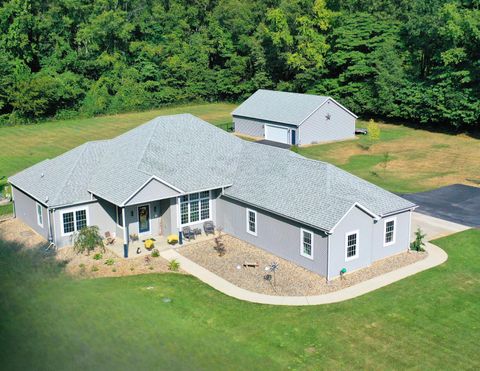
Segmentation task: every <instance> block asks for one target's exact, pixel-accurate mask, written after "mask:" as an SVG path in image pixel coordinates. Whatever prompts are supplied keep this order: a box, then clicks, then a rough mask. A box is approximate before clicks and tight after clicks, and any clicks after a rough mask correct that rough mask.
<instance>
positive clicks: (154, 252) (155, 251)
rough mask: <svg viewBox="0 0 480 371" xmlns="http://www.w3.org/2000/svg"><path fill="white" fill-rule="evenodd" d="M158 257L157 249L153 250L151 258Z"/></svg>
mask: <svg viewBox="0 0 480 371" xmlns="http://www.w3.org/2000/svg"><path fill="white" fill-rule="evenodd" d="M159 256H160V252H159V251H158V249H153V251H152V257H153V258H158V257H159Z"/></svg>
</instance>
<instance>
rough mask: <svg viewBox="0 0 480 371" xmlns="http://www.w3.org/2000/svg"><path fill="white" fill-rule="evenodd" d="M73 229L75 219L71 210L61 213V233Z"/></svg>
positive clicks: (70, 231) (72, 230)
mask: <svg viewBox="0 0 480 371" xmlns="http://www.w3.org/2000/svg"><path fill="white" fill-rule="evenodd" d="M74 231H75V221H74V219H73V211H72V212H69V213H65V214H63V233H72V232H74Z"/></svg>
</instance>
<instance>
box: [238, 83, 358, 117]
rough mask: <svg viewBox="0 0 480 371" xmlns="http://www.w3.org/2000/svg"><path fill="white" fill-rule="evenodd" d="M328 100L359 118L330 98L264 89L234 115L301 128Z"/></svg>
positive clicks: (257, 92)
mask: <svg viewBox="0 0 480 371" xmlns="http://www.w3.org/2000/svg"><path fill="white" fill-rule="evenodd" d="M328 100H331V101H333V102H335V103H336V104H338V106H339V107H341V108H342V109H344V110H345V111H346V112H348V113H349V114H351V115H352V116H354V117H355V118H356V117H357V116H356V115H355V114H353V113H352V112H350V111H349V110H348V109H346V108H345V107H343V106H342V105H341V104H339V103H338V102H336V101H335V100H334V99H332V98H330V97H326V96H321V95H312V94H299V93H289V92H282V91H273V90H264V89H260V90H257V91H256V92H255V93H253V94H252V95H251V96H250V97H249V98H248V99H247V100H246V101H245V102H243V103H242V104H241V105H240V106H238V107H237V109H235V110H234V111H233V112H232V115H233V116H241V117H248V118H253V119H258V120H263V121H271V122H277V123H282V124H289V125H295V126H299V125H301V124H302V123H303V121H305V120H306V119H307V118H308V117H309V116H310V115H312V113H313V112H315V111H316V110H317V109H318V108H320V107H321V106H322V105H323V104H325V103H326V102H327V101H328Z"/></svg>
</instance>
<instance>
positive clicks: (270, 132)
mask: <svg viewBox="0 0 480 371" xmlns="http://www.w3.org/2000/svg"><path fill="white" fill-rule="evenodd" d="M265 139H266V140H271V141H274V142H279V143H285V144H288V128H285V127H281V126H274V125H265Z"/></svg>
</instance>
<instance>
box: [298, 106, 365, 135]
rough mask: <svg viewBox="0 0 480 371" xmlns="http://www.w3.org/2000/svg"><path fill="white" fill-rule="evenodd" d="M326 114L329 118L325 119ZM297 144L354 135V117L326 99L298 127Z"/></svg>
mask: <svg viewBox="0 0 480 371" xmlns="http://www.w3.org/2000/svg"><path fill="white" fill-rule="evenodd" d="M327 115H328V116H329V117H330V119H327ZM298 130H299V132H298V136H299V144H312V143H316V142H326V141H333V140H343V139H353V138H354V137H355V117H353V116H352V115H351V114H350V113H348V112H347V111H345V110H344V109H343V108H342V107H340V106H339V105H338V104H336V103H335V102H334V101H332V100H328V101H327V103H325V104H324V105H323V106H321V107H320V108H319V109H318V110H316V111H315V112H314V113H313V114H312V115H311V116H310V117H309V118H307V119H306V120H305V121H304V122H303V123H302V124H301V125H300V127H299V128H298Z"/></svg>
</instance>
